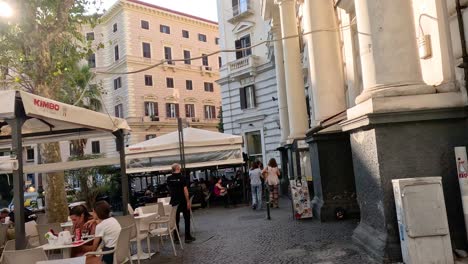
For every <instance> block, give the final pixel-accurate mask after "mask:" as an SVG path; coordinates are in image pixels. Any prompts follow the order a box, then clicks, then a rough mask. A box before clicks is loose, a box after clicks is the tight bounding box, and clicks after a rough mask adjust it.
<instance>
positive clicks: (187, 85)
mask: <svg viewBox="0 0 468 264" xmlns="http://www.w3.org/2000/svg"><path fill="white" fill-rule="evenodd" d="M185 88H186V89H187V90H193V83H192V80H186V81H185Z"/></svg>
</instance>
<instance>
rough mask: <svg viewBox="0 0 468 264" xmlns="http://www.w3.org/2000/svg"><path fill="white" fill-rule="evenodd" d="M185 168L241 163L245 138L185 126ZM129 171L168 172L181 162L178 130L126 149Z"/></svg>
mask: <svg viewBox="0 0 468 264" xmlns="http://www.w3.org/2000/svg"><path fill="white" fill-rule="evenodd" d="M183 134H184V152H185V162H186V165H185V166H186V168H202V167H210V166H217V165H219V166H221V165H230V164H232V165H237V164H242V163H243V159H242V143H243V140H242V137H241V136H236V135H229V134H223V133H218V132H212V131H208V130H203V129H196V128H191V127H189V128H184V129H183ZM125 157H126V160H127V173H129V174H130V173H140V172H150V171H168V170H170V169H171V165H172V164H173V163H175V162H180V150H179V134H178V132H177V131H175V132H172V133H169V134H166V135H163V136H161V137H157V138H153V139H150V140H146V141H144V142H141V143H138V144H134V145H131V146H129V147H128V148H127V150H126V155H125Z"/></svg>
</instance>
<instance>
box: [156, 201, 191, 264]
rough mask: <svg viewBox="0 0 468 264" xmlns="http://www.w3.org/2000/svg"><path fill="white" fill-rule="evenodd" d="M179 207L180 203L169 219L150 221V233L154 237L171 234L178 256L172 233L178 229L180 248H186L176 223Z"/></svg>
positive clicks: (174, 208) (173, 209) (175, 253)
mask: <svg viewBox="0 0 468 264" xmlns="http://www.w3.org/2000/svg"><path fill="white" fill-rule="evenodd" d="M177 207H178V205H176V206H174V207H173V208H172V211H171V215H170V217H169V219H168V220H160V221H154V222H152V223H150V226H149V234H150V235H151V236H152V237H162V236H169V237H170V238H171V243H172V249H173V250H174V256H177V251H176V248H175V245H174V237H173V235H172V233H173V232H174V231H176V233H177V237H178V238H179V242H180V248H181V249H184V247H183V246H182V241H181V239H180V235H179V230H178V229H177V225H176V216H177ZM162 225H165V227H162ZM152 227H154V228H152Z"/></svg>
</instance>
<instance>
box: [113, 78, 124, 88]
mask: <svg viewBox="0 0 468 264" xmlns="http://www.w3.org/2000/svg"><path fill="white" fill-rule="evenodd" d="M120 87H122V78H121V77H117V78H115V79H114V90H117V89H119V88H120Z"/></svg>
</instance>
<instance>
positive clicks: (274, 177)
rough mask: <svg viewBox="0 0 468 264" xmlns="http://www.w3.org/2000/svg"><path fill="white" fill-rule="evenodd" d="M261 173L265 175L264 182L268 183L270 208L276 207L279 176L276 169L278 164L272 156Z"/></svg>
mask: <svg viewBox="0 0 468 264" xmlns="http://www.w3.org/2000/svg"><path fill="white" fill-rule="evenodd" d="M262 174H263V175H266V178H265V182H266V184H268V189H269V191H270V204H271V207H272V208H278V196H279V195H278V185H279V178H278V177H279V176H280V171H279V169H278V164H277V163H276V160H275V159H274V158H272V159H270V161H269V162H268V166H267V167H266V168H265V169H263V171H262Z"/></svg>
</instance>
